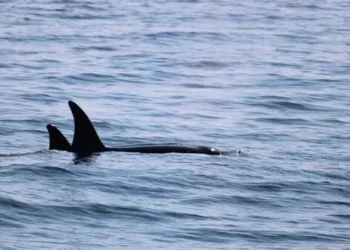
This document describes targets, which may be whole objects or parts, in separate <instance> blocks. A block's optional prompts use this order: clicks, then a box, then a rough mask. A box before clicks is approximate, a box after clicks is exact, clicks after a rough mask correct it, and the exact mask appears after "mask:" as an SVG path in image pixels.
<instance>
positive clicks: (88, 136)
mask: <svg viewBox="0 0 350 250" xmlns="http://www.w3.org/2000/svg"><path fill="white" fill-rule="evenodd" d="M68 104H69V107H70V110H71V111H72V114H73V117H74V138H73V143H72V149H73V152H75V153H83V154H89V153H93V152H101V151H104V150H105V149H106V147H105V146H104V145H103V143H102V142H101V140H100V138H99V137H98V135H97V133H96V130H95V128H94V126H93V125H92V123H91V121H90V119H89V117H88V116H87V115H86V114H85V112H84V111H83V110H82V109H81V108H80V107H79V106H78V105H77V104H76V103H75V102H73V101H68Z"/></svg>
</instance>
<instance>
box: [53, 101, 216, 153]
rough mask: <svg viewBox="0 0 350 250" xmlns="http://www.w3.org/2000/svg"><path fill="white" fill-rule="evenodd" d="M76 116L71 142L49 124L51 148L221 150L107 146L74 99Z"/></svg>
mask: <svg viewBox="0 0 350 250" xmlns="http://www.w3.org/2000/svg"><path fill="white" fill-rule="evenodd" d="M68 104H69V107H70V109H71V111H72V114H73V118H74V124H75V125H74V137H73V143H72V144H70V143H69V142H68V140H67V139H66V138H65V137H64V135H63V134H62V133H61V132H60V131H59V130H58V128H56V127H55V126H54V125H51V124H49V125H47V130H48V131H49V137H50V147H49V149H54V150H64V151H69V152H74V153H77V154H80V155H89V154H91V153H95V152H105V151H118V152H135V153H148V154H164V153H191V154H208V155H220V154H221V152H220V151H219V150H217V149H215V148H212V147H207V146H185V145H181V144H174V143H172V144H148V145H147V144H146V145H145V144H143V145H130V146H120V147H106V146H105V145H104V144H103V143H102V141H101V139H100V138H99V136H98V134H97V132H96V130H95V128H94V126H93V125H92V123H91V121H90V119H89V117H88V116H87V115H86V114H85V112H84V111H83V110H82V109H81V108H80V107H79V106H78V105H77V104H76V103H74V102H73V101H69V102H68Z"/></svg>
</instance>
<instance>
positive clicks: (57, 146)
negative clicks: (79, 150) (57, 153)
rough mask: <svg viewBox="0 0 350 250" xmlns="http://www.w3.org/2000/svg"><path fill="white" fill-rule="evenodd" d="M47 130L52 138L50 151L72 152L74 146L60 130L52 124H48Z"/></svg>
mask: <svg viewBox="0 0 350 250" xmlns="http://www.w3.org/2000/svg"><path fill="white" fill-rule="evenodd" d="M46 128H47V131H48V132H49V137H50V146H49V149H54V150H65V151H72V146H71V145H70V143H69V142H68V141H67V139H66V137H64V135H63V134H62V133H61V131H59V130H58V128H56V127H55V126H54V125H52V124H48V125H47V126H46Z"/></svg>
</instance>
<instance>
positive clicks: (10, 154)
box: [0, 149, 47, 157]
mask: <svg viewBox="0 0 350 250" xmlns="http://www.w3.org/2000/svg"><path fill="white" fill-rule="evenodd" d="M45 152H47V150H46V149H44V150H38V151H32V152H21V153H0V157H18V156H24V155H36V154H41V153H45Z"/></svg>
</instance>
